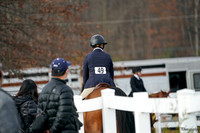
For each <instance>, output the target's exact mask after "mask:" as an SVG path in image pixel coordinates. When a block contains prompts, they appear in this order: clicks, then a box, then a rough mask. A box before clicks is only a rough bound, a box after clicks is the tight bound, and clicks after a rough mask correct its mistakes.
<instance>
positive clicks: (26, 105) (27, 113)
mask: <svg viewBox="0 0 200 133" xmlns="http://www.w3.org/2000/svg"><path fill="white" fill-rule="evenodd" d="M14 100H15V104H16V105H17V108H18V111H19V112H20V114H21V118H22V121H23V123H24V126H25V128H26V127H28V126H29V125H30V124H31V123H32V122H33V120H34V119H35V117H36V115H37V104H36V103H35V102H34V100H33V99H32V98H31V97H30V96H23V97H22V96H18V97H14Z"/></svg>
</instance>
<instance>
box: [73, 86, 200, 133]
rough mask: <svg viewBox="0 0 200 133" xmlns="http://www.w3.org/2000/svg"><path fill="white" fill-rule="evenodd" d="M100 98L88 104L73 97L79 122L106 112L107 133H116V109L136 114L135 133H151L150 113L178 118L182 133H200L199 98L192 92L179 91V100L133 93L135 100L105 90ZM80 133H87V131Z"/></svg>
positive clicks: (105, 129)
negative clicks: (94, 113)
mask: <svg viewBox="0 0 200 133" xmlns="http://www.w3.org/2000/svg"><path fill="white" fill-rule="evenodd" d="M101 95H102V96H101V97H99V98H94V99H89V100H82V98H81V96H74V100H75V105H76V107H77V110H78V113H79V119H80V120H81V121H82V122H83V123H84V121H83V112H89V111H94V110H99V109H102V110H103V111H102V113H103V115H102V116H103V131H104V133H116V114H115V110H116V109H117V110H123V111H132V112H134V115H135V127H136V133H151V127H150V113H158V114H167V113H172V114H178V115H179V122H178V127H179V129H180V133H187V132H191V131H192V132H193V133H197V132H198V130H197V120H196V114H195V113H196V112H199V111H200V102H199V101H200V95H197V94H196V93H195V92H194V91H193V90H190V89H184V90H180V91H178V92H177V98H148V94H147V93H146V92H141V93H134V97H133V98H131V97H122V96H114V90H113V89H105V90H102V92H101ZM160 127H161V125H160ZM158 132H161V130H159V131H158ZM79 133H84V127H82V128H81V130H80V132H79Z"/></svg>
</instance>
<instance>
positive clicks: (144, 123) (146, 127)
mask: <svg viewBox="0 0 200 133" xmlns="http://www.w3.org/2000/svg"><path fill="white" fill-rule="evenodd" d="M133 96H134V97H133V98H134V100H135V112H134V114H135V130H136V133H151V123H150V114H148V113H143V112H142V111H141V110H142V109H143V110H145V103H144V101H145V100H147V99H148V93H147V92H139V93H133Z"/></svg>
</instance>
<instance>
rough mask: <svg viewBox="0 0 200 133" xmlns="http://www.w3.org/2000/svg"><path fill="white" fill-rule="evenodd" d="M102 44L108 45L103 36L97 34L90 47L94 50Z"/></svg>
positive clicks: (92, 38)
mask: <svg viewBox="0 0 200 133" xmlns="http://www.w3.org/2000/svg"><path fill="white" fill-rule="evenodd" d="M100 44H104V45H106V44H107V42H106V41H105V40H104V38H103V36H102V35H99V34H96V35H93V36H92V37H91V39H90V46H91V47H92V48H94V47H96V46H98V45H100Z"/></svg>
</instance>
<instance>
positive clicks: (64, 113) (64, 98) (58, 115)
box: [38, 78, 82, 133]
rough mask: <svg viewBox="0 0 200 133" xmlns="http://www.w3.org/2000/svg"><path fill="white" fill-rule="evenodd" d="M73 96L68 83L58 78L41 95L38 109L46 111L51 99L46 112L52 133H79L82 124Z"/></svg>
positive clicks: (52, 80) (53, 79)
mask: <svg viewBox="0 0 200 133" xmlns="http://www.w3.org/2000/svg"><path fill="white" fill-rule="evenodd" d="M52 88H54V89H53V91H51V90H52ZM49 95H50V97H49ZM73 95H74V94H73V91H72V89H71V88H70V87H69V86H67V85H66V82H65V81H64V80H60V79H58V78H52V79H51V81H50V82H49V83H48V84H47V85H46V86H45V87H44V88H43V90H42V92H41V93H40V95H39V100H38V108H40V109H42V110H44V107H45V106H46V104H47V99H48V97H49V103H48V105H47V109H46V112H47V115H48V129H49V130H50V133H78V130H79V127H81V126H82V123H80V122H79V120H78V114H77V113H76V107H75V105H74V100H73Z"/></svg>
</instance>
